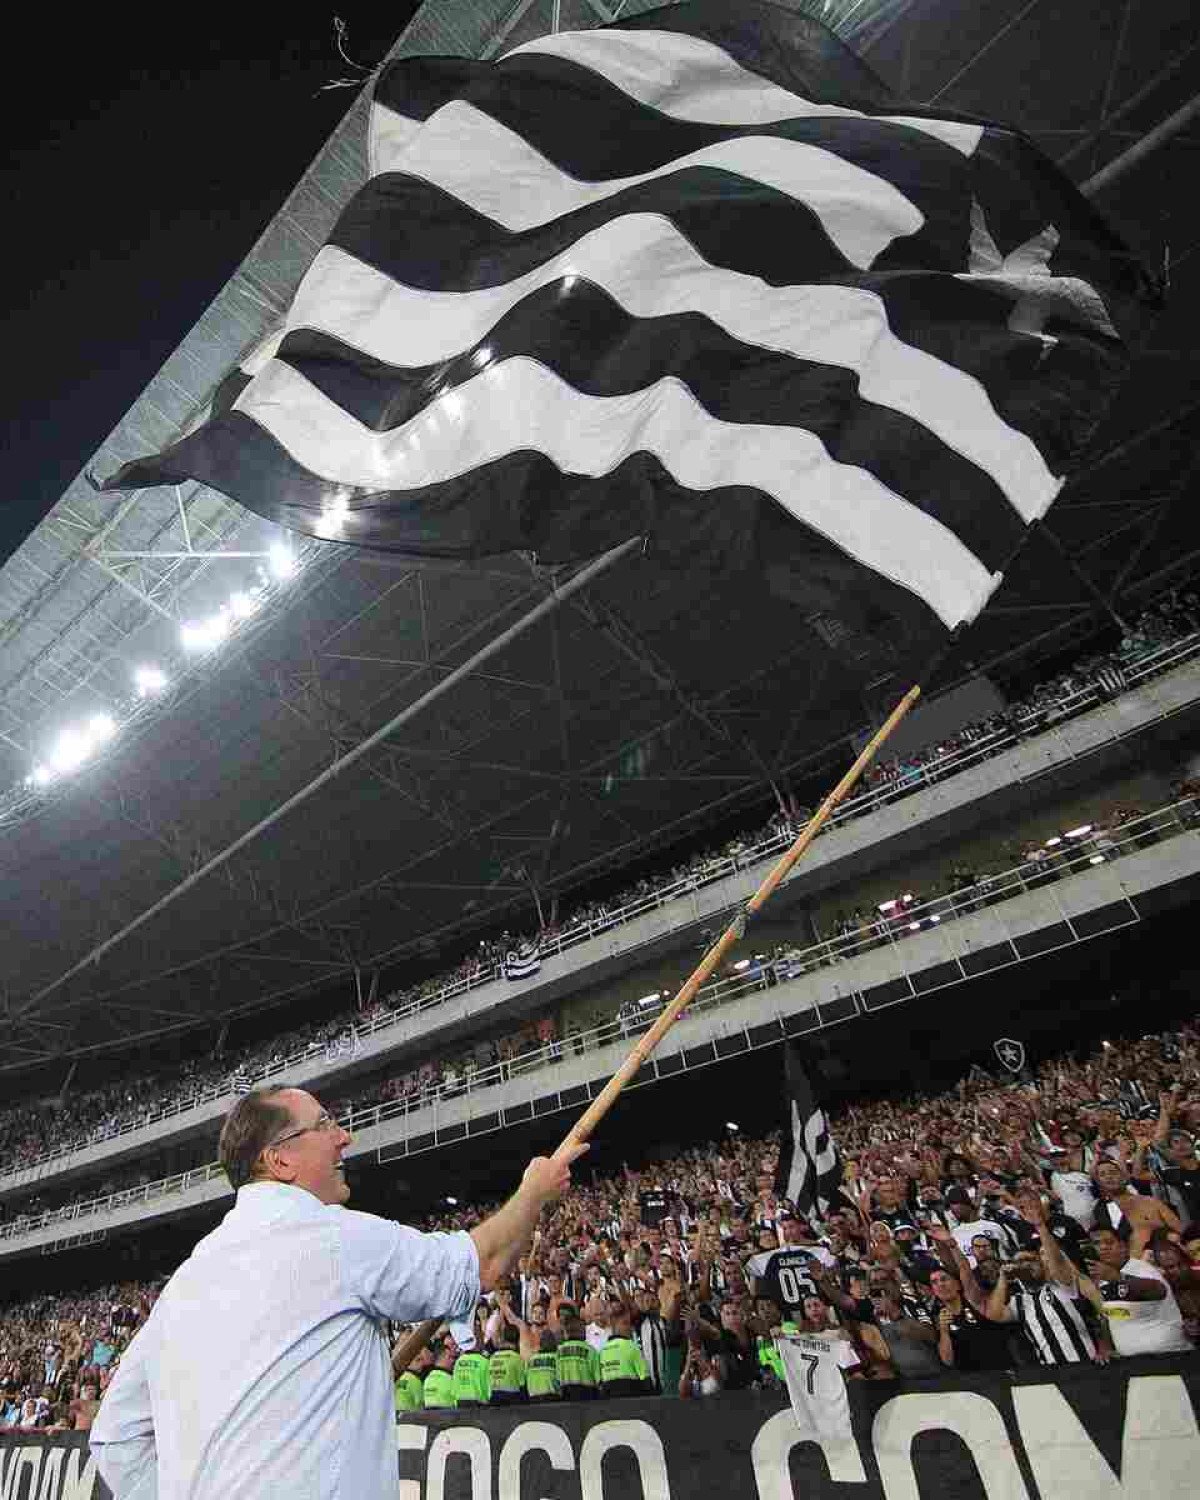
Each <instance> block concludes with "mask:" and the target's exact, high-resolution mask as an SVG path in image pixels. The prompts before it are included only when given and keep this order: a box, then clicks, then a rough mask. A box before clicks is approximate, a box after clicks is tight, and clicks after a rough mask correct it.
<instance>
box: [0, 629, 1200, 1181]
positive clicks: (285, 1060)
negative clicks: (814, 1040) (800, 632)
mask: <svg viewBox="0 0 1200 1500" xmlns="http://www.w3.org/2000/svg"><path fill="white" fill-rule="evenodd" d="M1197 657H1200V632H1197V633H1195V634H1193V635H1189V636H1185V637H1183V638H1182V639H1180V640H1178V641H1172V642H1169V643H1168V644H1166V645H1162V646H1155V647H1152V648H1150V649H1148V650H1146V651H1144V652H1141V653H1139V654H1138V655H1136V656H1133V657H1130V658H1129V659H1128V660H1127V661H1125V662H1123V663H1122V666H1121V673H1122V676H1123V678H1124V681H1125V687H1124V689H1123V691H1126V692H1128V691H1130V690H1132V689H1133V688H1136V687H1138V686H1140V685H1141V684H1142V683H1144V682H1147V681H1149V680H1150V679H1152V678H1154V677H1158V676H1161V675H1162V674H1164V673H1165V672H1169V671H1171V670H1173V669H1174V668H1175V667H1178V666H1182V665H1184V664H1185V663H1187V662H1189V661H1192V660H1194V659H1195V658H1197ZM1113 696H1114V694H1113V693H1112V692H1111V691H1110V692H1105V691H1104V690H1103V689H1102V688H1101V687H1100V686H1099V684H1097V683H1096V682H1088V683H1086V684H1085V685H1084V686H1082V687H1080V688H1078V689H1076V690H1075V691H1072V692H1068V693H1065V694H1063V695H1062V696H1060V697H1057V698H1055V699H1054V700H1052V701H1045V702H1041V703H1038V704H1036V705H1034V706H1032V707H1025V708H1017V709H1015V710H1010V711H1009V720H1010V722H1009V724H1008V725H1007V726H1006V727H1004V728H1000V729H996V730H993V731H992V732H990V733H987V734H983V735H981V736H980V737H979V738H977V739H973V740H971V741H970V742H969V743H968V744H967V745H965V746H963V747H962V748H960V749H958V750H956V751H954V752H952V753H951V754H948V755H946V756H943V757H940V758H938V759H936V760H931V761H929V762H927V763H924V764H921V765H919V766H910V767H907V768H904V769H902V771H901V772H900V773H899V774H898V775H897V776H896V778H895V779H894V780H891V781H888V782H887V783H885V784H884V785H882V786H878V787H873V788H871V789H869V790H868V791H865V792H863V793H860V795H859V796H857V797H852V798H849V799H847V800H846V801H845V802H844V803H842V805H841V807H840V808H839V809H838V810H837V812H836V813H835V814H834V816H833V817H832V818H831V819H830V820H829V822H828V823H827V824H826V828H825V830H823V832H825V831H828V829H830V828H832V827H836V826H837V825H839V824H841V823H845V822H847V821H848V820H850V819H852V818H858V817H863V816H864V815H867V814H869V813H871V812H874V811H876V810H877V809H878V808H881V807H886V806H888V805H889V804H890V803H893V802H896V801H898V800H899V799H901V798H903V797H907V796H910V795H912V793H914V792H917V791H920V790H921V789H922V788H924V787H930V786H935V785H937V783H938V782H941V781H944V780H946V779H947V778H948V777H951V776H956V775H958V774H959V773H960V772H962V771H966V770H969V769H971V768H972V767H974V766H976V765H979V764H980V763H981V762H982V761H985V760H988V759H990V758H991V757H992V756H994V755H997V754H999V753H1001V752H1002V751H1004V750H1007V749H1010V748H1012V747H1013V746H1015V745H1018V744H1020V743H1022V742H1023V741H1024V740H1026V739H1028V738H1030V737H1031V736H1033V735H1036V734H1039V733H1042V732H1043V731H1045V730H1047V729H1050V728H1052V727H1054V726H1055V725H1056V724H1060V723H1062V722H1064V721H1065V720H1067V719H1071V718H1075V717H1077V716H1078V715H1079V714H1081V713H1085V712H1087V711H1088V710H1089V709H1092V708H1096V707H1099V706H1100V705H1101V704H1103V703H1106V702H1110V701H1111V700H1112V698H1113ZM1014 720H1015V723H1014V722H1013V721H1014ZM801 826H802V825H801ZM798 832H799V826H797V827H785V828H782V829H780V830H779V831H778V832H776V833H771V834H769V835H766V836H764V837H763V838H761V839H759V840H757V841H756V842H755V843H753V844H751V845H749V846H748V847H746V848H745V849H743V850H741V851H739V852H738V853H737V854H735V855H726V856H720V857H716V858H714V859H712V860H710V861H708V862H707V863H706V864H704V865H703V866H702V867H701V868H700V869H698V870H691V871H689V872H688V874H687V875H686V876H684V877H682V878H681V879H679V880H677V881H673V882H672V883H670V884H669V885H665V886H661V887H659V888H658V889H656V890H655V891H652V892H649V893H647V894H646V895H645V896H641V897H639V898H638V899H637V900H635V901H631V902H627V903H626V904H624V905H622V906H620V907H614V908H613V910H612V911H610V912H606V913H605V914H604V915H603V916H601V917H595V918H591V919H588V920H585V921H581V922H578V923H576V924H567V925H566V927H565V928H564V929H563V930H561V931H559V932H558V933H555V934H553V935H551V936H544V937H542V938H541V939H540V940H539V941H538V945H537V946H538V953H539V956H540V957H542V958H545V957H548V956H552V955H559V954H563V953H567V952H569V951H570V950H571V949H573V948H575V947H577V946H579V945H580V944H582V943H586V942H589V941H590V940H591V939H593V938H595V937H598V936H600V935H601V934H603V933H607V932H610V931H611V930H612V929H613V928H614V927H620V926H622V925H624V924H625V923H627V922H632V921H634V920H636V919H637V918H638V917H640V916H643V915H645V914H646V913H647V912H651V911H655V910H657V909H658V908H660V907H662V906H666V905H668V904H670V903H671V902H674V901H677V900H679V899H680V898H681V897H686V896H689V895H691V894H692V893H693V892H695V891H697V890H701V889H703V888H704V887H706V886H709V885H714V884H716V883H717V882H718V881H721V880H726V879H728V878H729V877H730V876H731V875H735V874H737V873H739V872H740V871H742V870H745V869H747V868H749V867H751V866H753V865H756V864H760V863H762V862H763V861H765V860H768V859H771V858H772V857H774V856H775V855H777V854H778V853H779V852H780V851H781V850H783V849H785V848H787V847H788V846H789V845H790V844H791V843H792V841H793V840H794V839H795V837H796V835H797V833H798ZM502 978H503V966H502V963H501V962H494V963H489V964H486V965H481V966H480V967H479V968H478V969H477V970H476V971H475V972H473V973H472V974H470V975H469V976H467V977H464V978H461V979H455V980H451V981H449V982H447V983H446V984H444V985H441V986H440V987H439V988H438V989H436V990H434V991H431V992H430V993H429V994H426V995H420V996H418V997H417V998H415V999H412V1000H410V1001H408V1002H407V1003H405V1004H403V1005H399V1006H396V1007H395V1008H389V1009H387V1010H385V1011H384V1012H383V1013H382V1014H381V1015H378V1016H375V1017H373V1018H372V1019H371V1020H368V1021H364V1022H361V1023H358V1024H356V1025H354V1026H353V1027H352V1028H348V1030H347V1032H346V1033H345V1034H344V1035H343V1036H342V1037H339V1038H338V1039H336V1040H334V1041H331V1042H324V1043H319V1042H310V1043H307V1044H306V1045H305V1046H303V1047H300V1048H297V1049H295V1050H294V1051H292V1052H290V1053H288V1054H287V1055H285V1056H281V1057H276V1058H273V1059H272V1060H271V1061H270V1062H268V1063H265V1064H261V1065H259V1066H257V1067H253V1068H245V1069H238V1070H234V1071H233V1072H232V1073H231V1074H229V1075H228V1076H227V1077H225V1078H223V1079H222V1080H220V1081H219V1082H217V1083H214V1084H210V1085H207V1086H206V1087H204V1088H201V1089H197V1090H196V1091H194V1092H192V1093H188V1094H185V1095H183V1096H181V1097H180V1098H178V1099H176V1100H174V1101H173V1102H172V1103H171V1104H169V1105H166V1106H164V1107H162V1108H160V1109H153V1110H146V1111H144V1112H142V1113H139V1114H137V1115H136V1116H134V1117H132V1118H130V1119H129V1120H126V1121H123V1122H122V1123H121V1124H120V1125H115V1126H113V1127H112V1128H110V1129H99V1130H96V1131H93V1132H90V1133H89V1134H87V1135H86V1136H84V1137H82V1138H80V1139H78V1140H76V1141H75V1142H73V1143H72V1144H70V1145H67V1146H58V1147H55V1148H53V1149H52V1150H50V1151H46V1152H42V1153H41V1154H39V1155H38V1156H35V1157H31V1158H28V1159H25V1160H22V1162H21V1163H20V1166H19V1168H17V1170H20V1171H22V1172H24V1171H32V1170H34V1169H36V1168H38V1167H41V1166H46V1165H48V1164H50V1163H52V1162H55V1161H61V1160H64V1159H65V1158H66V1157H68V1156H72V1155H74V1154H75V1153H77V1152H79V1151H82V1150H86V1149H87V1148H88V1147H90V1146H97V1145H103V1144H104V1143H105V1142H107V1141H112V1140H117V1139H120V1138H121V1137H122V1136H125V1135H130V1134H132V1133H134V1132H135V1131H138V1130H144V1129H146V1128H147V1127H148V1126H151V1125H156V1124H160V1123H162V1122H164V1121H166V1120H171V1119H174V1118H176V1117H177V1116H179V1115H181V1114H187V1113H188V1112H189V1111H191V1110H193V1109H197V1108H200V1107H201V1106H203V1105H205V1104H210V1103H212V1102H214V1101H215V1100H218V1099H224V1098H227V1097H229V1096H230V1095H231V1094H233V1093H237V1092H239V1091H246V1090H248V1089H251V1088H255V1087H257V1086H258V1085H259V1084H262V1083H268V1082H270V1080H271V1079H272V1078H275V1077H277V1076H278V1075H279V1074H281V1073H283V1072H286V1071H288V1070H289V1069H291V1068H294V1067H296V1066H297V1065H298V1064H301V1063H305V1062H309V1061H311V1060H312V1059H313V1058H314V1057H316V1056H319V1055H321V1054H322V1053H324V1054H325V1055H326V1056H327V1057H328V1058H329V1059H330V1061H333V1060H335V1059H336V1058H338V1057H339V1056H342V1055H344V1053H345V1051H346V1050H347V1046H346V1044H347V1043H349V1044H350V1045H351V1046H352V1045H353V1041H354V1038H355V1037H358V1038H363V1037H367V1036H372V1035H375V1034H376V1033H378V1032H380V1031H384V1030H387V1029H388V1028H389V1027H392V1026H398V1025H400V1024H401V1023H402V1022H404V1021H407V1020H410V1019H411V1018H412V1017H413V1016H416V1015H420V1014H422V1013H423V1012H425V1011H427V1010H431V1009H433V1008H435V1007H437V1006H439V1005H444V1004H446V1002H447V1001H450V1000H454V999H457V998H458V997H459V996H460V995H464V994H466V993H468V992H469V991H471V990H474V989H481V988H482V987H483V986H484V985H488V984H494V983H496V982H497V981H498V980H500V979H502ZM0 1175H7V1174H0Z"/></svg>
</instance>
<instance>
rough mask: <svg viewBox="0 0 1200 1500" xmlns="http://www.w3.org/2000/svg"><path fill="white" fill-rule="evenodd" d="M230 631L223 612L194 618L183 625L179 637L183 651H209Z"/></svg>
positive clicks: (227, 620) (228, 621) (228, 622)
mask: <svg viewBox="0 0 1200 1500" xmlns="http://www.w3.org/2000/svg"><path fill="white" fill-rule="evenodd" d="M229 631H230V620H229V616H228V615H227V614H225V613H221V614H218V615H211V616H210V617H209V618H208V619H207V620H194V621H192V622H191V623H190V624H187V625H184V626H183V627H182V628H181V629H180V632H179V639H180V641H181V642H182V644H183V649H184V650H185V651H211V650H212V649H213V647H214V646H219V645H220V644H221V642H222V641H223V640H224V639H225V637H226V636H227V635H228V634H229Z"/></svg>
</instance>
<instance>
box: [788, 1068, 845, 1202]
mask: <svg viewBox="0 0 1200 1500" xmlns="http://www.w3.org/2000/svg"><path fill="white" fill-rule="evenodd" d="M784 1079H785V1087H786V1100H787V1108H788V1119H789V1124H790V1132H789V1131H788V1130H785V1131H784V1138H783V1141H782V1144H781V1145H780V1148H779V1167H778V1169H777V1171H776V1173H775V1191H776V1192H777V1193H778V1194H779V1196H780V1197H781V1198H786V1199H787V1200H788V1201H789V1202H790V1203H791V1204H792V1206H793V1207H794V1208H795V1210H796V1212H797V1213H798V1214H800V1215H802V1216H803V1217H804V1218H806V1219H823V1218H824V1217H825V1216H826V1214H827V1213H828V1212H829V1209H830V1207H831V1205H832V1204H833V1202H834V1199H835V1197H836V1196H837V1190H838V1187H839V1185H840V1183H841V1180H842V1159H841V1157H840V1155H839V1154H838V1149H837V1146H836V1145H835V1144H834V1140H833V1137H832V1136H831V1135H830V1133H829V1121H828V1120H827V1119H826V1118H825V1111H824V1110H823V1109H822V1108H821V1105H820V1104H819V1103H818V1101H817V1096H816V1094H815V1093H814V1092H813V1086H812V1083H811V1081H810V1079H809V1076H808V1072H807V1070H806V1068H805V1066H804V1053H803V1050H802V1049H801V1047H800V1046H799V1044H798V1043H796V1042H788V1043H787V1045H786V1050H785V1053H784Z"/></svg>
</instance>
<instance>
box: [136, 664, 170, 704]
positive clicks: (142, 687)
mask: <svg viewBox="0 0 1200 1500" xmlns="http://www.w3.org/2000/svg"><path fill="white" fill-rule="evenodd" d="M133 685H134V687H135V688H136V689H137V695H138V697H139V698H152V697H153V696H154V695H155V694H156V693H161V692H162V691H163V689H164V688H165V687H166V685H167V674H166V673H165V672H164V671H162V670H161V669H160V668H158V667H138V669H137V670H136V671H135V672H134V674H133Z"/></svg>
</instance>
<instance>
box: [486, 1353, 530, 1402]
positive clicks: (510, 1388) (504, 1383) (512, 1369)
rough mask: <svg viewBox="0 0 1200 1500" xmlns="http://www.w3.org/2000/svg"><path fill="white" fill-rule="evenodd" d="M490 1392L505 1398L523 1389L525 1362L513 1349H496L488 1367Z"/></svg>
mask: <svg viewBox="0 0 1200 1500" xmlns="http://www.w3.org/2000/svg"><path fill="white" fill-rule="evenodd" d="M488 1375H489V1382H490V1384H491V1388H492V1391H493V1392H495V1391H503V1392H504V1394H505V1395H506V1396H509V1395H513V1394H515V1393H516V1392H517V1391H523V1390H524V1389H525V1361H524V1360H523V1359H522V1358H521V1356H520V1355H519V1354H518V1353H516V1351H515V1350H513V1349H497V1350H496V1352H495V1354H493V1355H492V1358H491V1362H490V1364H489V1367H488Z"/></svg>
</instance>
